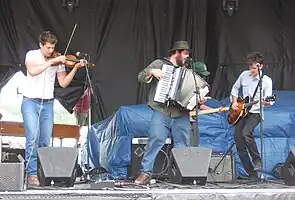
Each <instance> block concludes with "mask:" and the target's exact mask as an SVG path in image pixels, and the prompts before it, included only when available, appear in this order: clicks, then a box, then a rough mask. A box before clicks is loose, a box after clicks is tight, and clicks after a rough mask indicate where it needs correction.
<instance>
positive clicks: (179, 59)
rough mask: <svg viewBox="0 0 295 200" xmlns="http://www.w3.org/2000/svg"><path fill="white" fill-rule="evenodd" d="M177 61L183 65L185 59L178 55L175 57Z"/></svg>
mask: <svg viewBox="0 0 295 200" xmlns="http://www.w3.org/2000/svg"><path fill="white" fill-rule="evenodd" d="M175 61H176V64H177V65H178V66H180V65H183V59H181V58H180V56H177V57H176V58H175Z"/></svg>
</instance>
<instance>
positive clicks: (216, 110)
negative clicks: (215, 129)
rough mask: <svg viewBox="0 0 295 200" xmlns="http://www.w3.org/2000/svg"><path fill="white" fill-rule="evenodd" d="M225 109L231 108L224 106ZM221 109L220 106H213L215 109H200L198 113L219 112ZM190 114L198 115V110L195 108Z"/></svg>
mask: <svg viewBox="0 0 295 200" xmlns="http://www.w3.org/2000/svg"><path fill="white" fill-rule="evenodd" d="M223 109H224V110H229V107H225V108H223ZM219 111H220V108H213V109H208V110H200V111H199V112H198V115H204V114H211V113H217V112H219ZM190 116H196V111H195V110H193V111H191V112H190Z"/></svg>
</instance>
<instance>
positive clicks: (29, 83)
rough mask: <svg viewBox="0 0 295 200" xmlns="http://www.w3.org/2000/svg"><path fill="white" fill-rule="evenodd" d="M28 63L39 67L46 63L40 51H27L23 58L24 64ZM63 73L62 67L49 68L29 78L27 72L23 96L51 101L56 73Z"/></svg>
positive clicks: (63, 67) (63, 68)
mask: <svg viewBox="0 0 295 200" xmlns="http://www.w3.org/2000/svg"><path fill="white" fill-rule="evenodd" d="M28 61H33V62H35V63H37V64H40V65H41V64H44V63H45V62H46V61H45V59H44V57H43V56H42V53H41V50H40V49H37V50H31V51H29V52H28V53H27V54H26V58H25V62H28ZM63 71H65V66H64V65H59V66H50V67H48V68H47V69H46V70H44V71H43V72H42V73H41V74H39V75H37V76H31V75H30V74H29V72H28V71H27V77H26V78H25V82H24V86H23V95H24V96H25V97H28V98H41V99H52V98H53V91H54V82H55V76H56V73H57V72H63Z"/></svg>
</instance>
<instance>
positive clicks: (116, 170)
mask: <svg viewBox="0 0 295 200" xmlns="http://www.w3.org/2000/svg"><path fill="white" fill-rule="evenodd" d="M275 94H276V95H277V101H276V103H275V104H274V105H273V106H272V107H270V108H264V111H265V121H264V154H263V162H264V169H265V172H266V175H267V176H266V178H271V177H272V175H273V174H272V173H273V172H272V170H273V167H274V165H276V164H277V163H283V162H285V160H286V158H287V156H288V153H289V151H290V149H291V148H292V147H294V146H295V134H294V130H295V106H294V105H295V103H294V99H295V92H290V91H275ZM206 104H207V105H208V106H211V107H213V108H214V107H219V106H229V104H230V102H229V99H225V100H223V101H217V100H214V99H211V100H208V101H207V102H206ZM152 112H153V111H152V110H151V109H150V108H149V107H148V106H147V105H134V106H122V107H121V108H120V109H119V110H118V111H117V112H116V113H114V115H113V116H111V117H109V118H108V119H106V120H104V121H102V122H99V123H97V124H94V125H93V126H92V127H91V130H90V132H89V137H90V154H89V155H90V160H91V162H92V163H93V165H94V166H95V167H96V168H98V167H103V168H105V169H106V170H107V171H108V172H109V175H110V176H111V177H113V178H115V179H124V178H126V176H127V166H128V165H129V164H130V161H131V141H132V138H133V137H147V136H148V128H149V124H150V121H151V117H152ZM199 129H200V133H201V138H200V146H201V147H209V148H211V149H212V150H213V151H216V152H225V151H226V150H227V149H228V147H229V146H230V145H231V144H232V143H233V142H234V140H233V126H231V125H229V124H228V122H227V112H226V113H221V114H220V113H216V114H207V115H201V116H200V117H199ZM255 140H256V142H257V145H258V149H259V151H260V126H257V128H256V129H255ZM232 150H233V151H234V152H235V153H236V147H235V146H234V147H233V149H232ZM235 155H237V154H235ZM236 167H237V173H238V175H239V176H241V177H244V176H246V173H245V171H244V169H243V167H242V165H241V162H240V160H239V158H238V156H236Z"/></svg>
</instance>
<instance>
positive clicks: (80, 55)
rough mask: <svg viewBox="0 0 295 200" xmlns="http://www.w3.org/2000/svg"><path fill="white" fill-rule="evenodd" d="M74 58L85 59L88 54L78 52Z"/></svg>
mask: <svg viewBox="0 0 295 200" xmlns="http://www.w3.org/2000/svg"><path fill="white" fill-rule="evenodd" d="M76 56H77V57H79V58H85V57H87V56H88V54H87V53H81V52H79V51H78V52H77V53H76Z"/></svg>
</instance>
